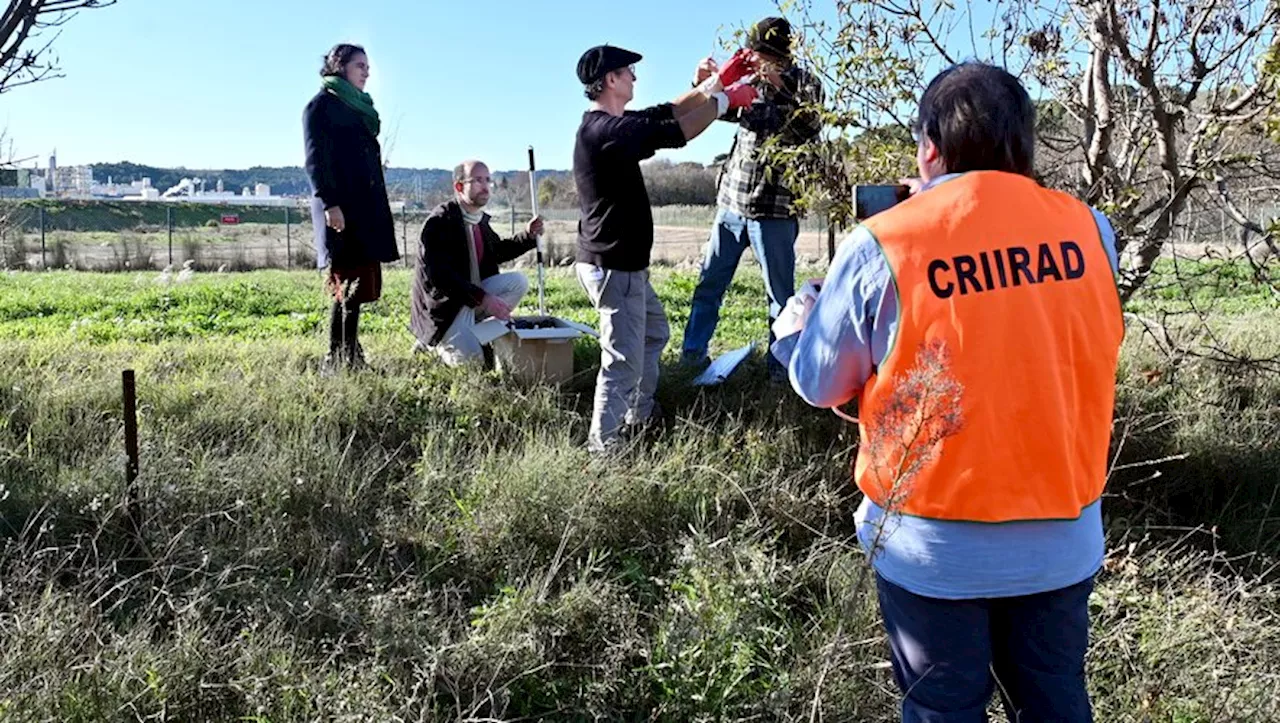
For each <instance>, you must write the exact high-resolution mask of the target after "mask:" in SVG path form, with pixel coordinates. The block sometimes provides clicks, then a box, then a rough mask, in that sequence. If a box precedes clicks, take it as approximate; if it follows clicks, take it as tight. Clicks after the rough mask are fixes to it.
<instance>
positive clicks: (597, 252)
mask: <svg viewBox="0 0 1280 723" xmlns="http://www.w3.org/2000/svg"><path fill="white" fill-rule="evenodd" d="M685 142H686V141H685V137H684V132H683V131H682V130H680V123H679V122H678V121H676V119H675V115H674V107H673V106H672V105H670V104H665V105H659V106H654V107H652V108H646V109H644V110H640V111H627V112H626V113H625V114H623V115H621V116H613V115H610V114H608V113H605V112H604V111H588V112H587V113H584V114H583V116H582V125H581V126H579V128H578V136H577V140H576V142H575V143H574V147H573V180H574V183H576V184H577V187H578V203H579V206H580V213H581V216H580V220H579V221H578V254H577V259H578V261H584V262H586V263H589V264H595V265H597V266H601V267H603V268H606V269H612V270H614V271H643V270H644V269H647V268H649V254H650V252H651V251H652V250H653V211H652V210H651V209H650V208H649V192H648V191H647V190H645V187H644V176H643V175H642V174H641V173H640V161H643V160H644V159H646V158H650V157H652V156H653V154H654V153H656V152H657V151H658V149H659V148H680V147H681V146H683V145H684V144H685Z"/></svg>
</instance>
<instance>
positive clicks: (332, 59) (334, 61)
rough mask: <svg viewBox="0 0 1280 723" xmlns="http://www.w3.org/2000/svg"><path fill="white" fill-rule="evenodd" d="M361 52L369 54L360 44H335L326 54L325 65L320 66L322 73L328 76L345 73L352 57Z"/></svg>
mask: <svg viewBox="0 0 1280 723" xmlns="http://www.w3.org/2000/svg"><path fill="white" fill-rule="evenodd" d="M360 54H364V55H368V53H365V52H364V48H362V47H360V46H359V45H352V44H350V43H338V44H337V45H335V46H333V49H332V50H330V51H329V54H328V55H326V56H324V65H322V66H320V75H322V76H326V77H327V76H330V75H343V74H345V73H346V71H347V63H350V62H351V59H352V58H354V57H355V56H357V55H360Z"/></svg>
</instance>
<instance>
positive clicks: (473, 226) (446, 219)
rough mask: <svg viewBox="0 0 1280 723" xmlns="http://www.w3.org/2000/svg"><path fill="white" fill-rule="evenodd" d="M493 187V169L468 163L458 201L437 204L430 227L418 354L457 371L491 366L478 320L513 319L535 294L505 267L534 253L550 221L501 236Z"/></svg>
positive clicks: (414, 299) (420, 288) (458, 180)
mask: <svg viewBox="0 0 1280 723" xmlns="http://www.w3.org/2000/svg"><path fill="white" fill-rule="evenodd" d="M490 183H491V179H490V178H489V168H488V166H486V165H485V164H483V163H481V162H480V161H475V160H472V161H466V162H464V163H462V164H461V165H459V166H458V167H457V168H454V169H453V190H454V191H455V192H456V194H457V195H456V197H455V198H454V200H452V201H448V202H446V203H442V204H440V205H439V206H437V207H436V208H435V209H434V210H433V211H432V212H431V215H429V216H427V220H426V223H424V224H423V225H422V241H421V243H419V244H418V263H417V268H416V270H415V272H414V279H413V291H412V293H411V294H410V297H411V300H410V306H411V308H410V312H409V317H410V324H409V326H410V328H411V329H412V331H413V335H414V336H415V337H417V342H416V343H415V345H414V348H415V349H416V350H425V349H426V348H432V349H434V350H435V352H436V353H437V354H439V355H440V358H441V359H442V360H444V362H445V363H446V364H448V365H450V366H459V365H462V364H466V363H468V362H475V363H481V362H482V361H483V359H484V348H483V347H482V346H481V344H480V341H479V339H477V338H476V335H475V333H474V332H473V328H474V326H475V323H476V322H477V321H482V320H484V319H486V318H489V317H493V318H497V319H502V320H504V321H505V320H509V319H510V318H511V310H512V309H514V308H515V307H516V306H518V305H519V304H520V299H522V298H523V297H524V295H525V293H526V292H527V291H528V290H529V280H528V279H527V278H526V277H525V275H524V274H522V273H520V272H512V273H505V274H500V273H498V264H501V263H505V262H507V261H511V260H512V259H515V258H516V257H518V256H520V255H521V254H524V253H525V252H527V251H530V250H532V249H533V248H534V247H535V246H536V245H537V239H538V236H540V235H541V234H542V219H541V218H535V219H533V220H531V221H530V222H529V225H528V227H527V228H526V230H525V232H524V233H521V234H517V235H516V236H515V237H514V238H511V239H503V238H502V237H500V236H498V234H497V232H495V231H494V230H493V228H492V227H491V226H490V225H489V214H487V213H485V212H484V211H482V210H481V209H482V208H484V205H485V204H486V203H488V202H489V185H490Z"/></svg>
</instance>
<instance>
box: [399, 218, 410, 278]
mask: <svg viewBox="0 0 1280 723" xmlns="http://www.w3.org/2000/svg"><path fill="white" fill-rule="evenodd" d="M400 234H401V238H402V239H403V240H402V241H401V242H400V245H401V247H402V248H403V249H404V253H403V254H401V256H400V257H401V258H402V259H403V260H404V265H405V266H408V265H409V209H408V208H404V209H402V210H401V211H400Z"/></svg>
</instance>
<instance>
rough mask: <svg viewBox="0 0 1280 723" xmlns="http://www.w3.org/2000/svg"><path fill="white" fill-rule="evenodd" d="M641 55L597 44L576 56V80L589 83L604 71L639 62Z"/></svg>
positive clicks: (594, 80)
mask: <svg viewBox="0 0 1280 723" xmlns="http://www.w3.org/2000/svg"><path fill="white" fill-rule="evenodd" d="M641 58H642V56H641V55H640V54H639V53H633V52H631V51H630V50H623V49H622V48H615V47H613V46H612V45H597V46H596V47H594V48H591V49H590V50H588V51H587V52H585V53H583V54H582V57H581V58H578V80H580V81H582V84H583V85H591V84H592V83H594V82H596V81H597V80H600V79H601V78H603V77H604V76H605V74H606V73H608V72H610V71H613V70H617V69H618V68H625V67H627V66H628V65H631V64H632V63H638V62H640V60H641Z"/></svg>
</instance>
